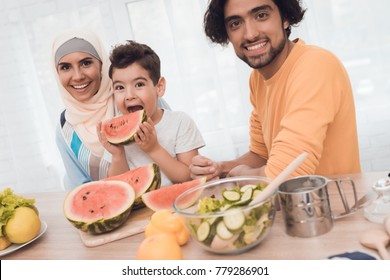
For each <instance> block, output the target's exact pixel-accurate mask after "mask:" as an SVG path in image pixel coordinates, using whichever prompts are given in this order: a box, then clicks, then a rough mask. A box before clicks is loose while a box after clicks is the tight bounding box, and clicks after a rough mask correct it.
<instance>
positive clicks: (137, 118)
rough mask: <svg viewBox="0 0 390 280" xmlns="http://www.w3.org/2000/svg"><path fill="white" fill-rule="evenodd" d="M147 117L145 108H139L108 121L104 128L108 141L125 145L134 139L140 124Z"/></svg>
mask: <svg viewBox="0 0 390 280" xmlns="http://www.w3.org/2000/svg"><path fill="white" fill-rule="evenodd" d="M146 119H147V116H146V113H145V110H139V111H135V112H132V113H128V114H126V115H122V116H119V117H115V118H112V119H111V120H108V121H106V122H105V123H104V124H103V129H104V134H105V135H106V137H107V141H108V142H110V143H111V144H115V145H124V144H127V143H129V142H131V141H134V135H135V133H136V132H137V129H138V127H139V125H140V124H141V123H142V122H144V121H146Z"/></svg>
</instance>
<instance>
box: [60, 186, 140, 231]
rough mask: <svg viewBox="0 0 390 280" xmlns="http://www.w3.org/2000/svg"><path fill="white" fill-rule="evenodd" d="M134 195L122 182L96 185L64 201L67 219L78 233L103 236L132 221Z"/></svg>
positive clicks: (78, 189) (72, 191)
mask: <svg viewBox="0 0 390 280" xmlns="http://www.w3.org/2000/svg"><path fill="white" fill-rule="evenodd" d="M134 199H135V193H134V190H133V188H131V187H130V186H129V184H127V183H125V182H122V181H94V182H89V183H85V184H82V185H80V186H78V187H77V188H74V189H73V190H71V191H70V192H69V193H68V194H67V196H66V197H65V200H64V214H65V217H66V218H67V219H68V220H69V221H70V222H71V223H72V224H73V225H74V226H75V227H76V228H78V229H80V230H82V231H85V232H88V233H91V234H100V233H105V232H108V231H111V230H113V229H116V228H118V227H119V226H121V225H122V224H123V223H124V222H125V221H126V219H127V218H128V217H129V214H130V212H131V209H132V206H133V203H134Z"/></svg>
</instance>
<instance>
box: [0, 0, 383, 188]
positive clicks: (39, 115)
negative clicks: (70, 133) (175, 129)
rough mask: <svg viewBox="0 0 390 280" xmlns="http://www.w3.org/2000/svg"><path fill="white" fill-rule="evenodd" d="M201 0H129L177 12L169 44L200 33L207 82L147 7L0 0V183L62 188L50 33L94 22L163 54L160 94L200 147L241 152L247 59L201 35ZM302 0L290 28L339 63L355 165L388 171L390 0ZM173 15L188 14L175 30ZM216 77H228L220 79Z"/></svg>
mask: <svg viewBox="0 0 390 280" xmlns="http://www.w3.org/2000/svg"><path fill="white" fill-rule="evenodd" d="M127 2H128V1H127ZM184 2H185V3H186V4H185V5H184V4H183V3H184ZM206 2H207V1H205V0H185V1H183V0H145V1H144V2H139V1H138V2H134V3H133V4H132V5H130V6H131V7H133V8H134V9H136V8H137V9H140V7H141V6H142V5H143V8H144V9H145V11H148V9H149V10H150V13H152V8H155V7H156V5H162V6H161V7H162V8H164V10H165V12H166V13H167V24H169V23H171V24H172V21H173V20H176V24H174V25H173V26H174V27H171V30H170V32H171V33H169V34H168V33H167V34H168V35H169V36H170V37H172V38H173V39H172V41H174V42H175V43H176V44H178V42H179V43H180V42H183V44H184V43H185V42H192V43H193V42H194V39H193V38H192V40H193V41H191V36H199V38H198V37H196V38H197V39H196V40H197V41H199V42H201V43H200V46H201V48H203V49H202V51H201V52H200V54H201V55H205V56H206V55H207V57H208V56H210V58H211V59H212V60H213V62H212V64H210V65H211V66H210V67H216V68H215V69H221V70H218V72H211V73H206V74H207V75H209V76H213V75H214V76H218V77H219V79H214V78H212V80H211V81H210V83H213V84H214V85H213V87H212V88H213V90H212V91H210V92H207V91H201V90H198V89H197V90H195V89H194V87H193V86H191V87H190V88H188V87H189V84H188V82H189V80H188V77H189V76H190V74H191V75H194V76H193V79H194V81H195V82H194V81H192V82H194V83H195V85H197V86H199V84H200V83H201V82H202V79H205V78H204V76H202V75H201V74H202V73H201V72H202V71H203V72H208V71H209V70H208V69H207V68H202V67H204V66H205V63H202V64H199V65H198V66H197V65H196V63H197V57H192V56H191V55H190V54H191V53H190V52H185V51H183V52H182V53H180V52H174V51H175V49H170V48H167V47H166V43H165V42H166V41H164V40H165V39H164V40H162V39H161V38H163V36H162V35H163V34H160V36H159V33H156V34H154V33H153V36H152V35H150V34H152V32H153V30H152V29H151V30H150V31H149V32H142V31H141V30H140V29H141V28H148V27H153V25H152V23H151V21H150V20H149V18H148V16H151V14H149V13H145V15H144V16H145V24H143V22H142V20H143V17H139V18H136V17H134V15H133V16H132V17H131V18H128V14H127V10H126V6H125V3H126V1H125V0H100V1H92V0H69V1H60V0H14V1H6V0H0V7H1V9H0V53H1V56H0V86H1V87H0V88H1V92H0V96H1V102H0V189H2V188H4V187H6V186H10V187H12V188H13V189H14V190H15V191H17V192H35V191H53V190H60V189H61V188H62V184H61V176H62V175H63V172H64V170H63V167H62V162H61V159H60V158H59V154H58V152H57V149H56V146H55V143H54V129H55V125H56V123H57V120H58V115H59V113H60V112H61V110H62V104H61V101H60V100H59V97H58V94H57V88H56V85H55V83H54V80H53V77H52V73H51V71H50V66H49V57H50V44H51V40H52V38H53V36H55V34H57V33H58V32H60V31H61V30H63V29H66V28H67V27H88V28H91V29H95V30H96V31H98V32H99V33H100V34H101V36H102V37H103V38H104V39H105V41H106V42H107V49H110V47H111V46H112V45H113V44H114V43H115V42H118V41H122V40H124V39H130V38H133V36H135V38H136V39H137V40H138V39H139V38H140V40H141V39H142V41H145V43H148V44H150V45H151V46H152V47H153V48H154V49H155V50H156V52H157V53H158V54H159V55H160V57H161V59H162V62H163V63H162V64H163V74H164V73H165V75H167V76H168V77H167V81H168V89H169V91H168V92H167V96H166V99H167V100H168V102H169V103H170V104H171V105H172V107H173V108H174V109H175V110H184V111H186V112H188V113H189V114H190V115H191V116H192V117H193V118H194V119H195V120H196V121H197V123H198V125H199V128H200V129H201V131H202V133H203V134H204V136H205V139H206V141H207V145H208V146H207V148H205V149H203V150H202V152H203V153H205V154H207V155H210V156H212V157H214V158H215V157H218V158H231V157H234V156H237V155H239V154H242V153H243V152H244V151H245V150H246V147H247V144H248V135H247V117H248V116H249V110H250V106H249V102H248V100H247V96H248V92H247V91H248V86H247V77H248V73H249V71H250V69H249V68H248V67H247V66H246V65H245V64H244V63H242V62H240V61H238V59H236V58H235V56H234V54H233V52H232V50H231V49H230V48H227V49H223V48H221V47H215V46H212V45H210V44H208V43H207V40H206V39H205V38H202V37H201V36H202V34H201V28H199V26H198V25H200V24H201V22H200V20H201V18H200V16H201V15H202V13H203V10H202V9H204V7H205V3H206ZM305 2H306V3H307V6H308V7H309V10H308V12H307V14H306V17H305V20H304V21H303V22H302V23H301V24H300V27H298V28H296V29H295V31H294V33H293V35H292V37H296V36H300V37H302V38H303V39H304V40H305V41H306V42H307V43H312V44H318V45H320V46H323V47H326V48H328V49H330V50H332V51H333V52H334V53H336V55H338V56H339V57H340V59H341V60H342V61H343V63H344V64H345V65H346V67H347V70H348V72H349V74H350V76H351V81H352V84H353V88H354V93H355V100H356V107H357V118H358V131H359V143H360V150H361V163H362V167H363V170H364V171H382V170H387V171H390V131H389V128H390V126H389V121H390V82H389V79H388V77H387V76H388V73H390V69H389V67H390V63H389V62H390V61H389V60H390V56H388V54H387V52H388V51H389V50H390V35H389V32H388V30H390V28H389V27H390V26H389V25H390V23H389V21H387V20H386V18H387V14H386V12H387V11H388V10H389V8H390V2H388V1H386V0H373V1H370V3H369V5H368V4H367V3H366V2H363V1H362V0H360V1H358V0H337V1H331V0H307V1H305ZM181 4H182V5H183V6H187V7H188V6H190V7H191V9H192V11H193V13H192V14H191V15H189V14H188V12H187V11H185V13H183V14H180V10H179V8H181V6H180V5H181ZM183 9H186V8H185V7H183ZM197 9H198V10H197ZM197 13H198V14H197ZM130 14H131V13H130ZM182 15H185V16H184V18H183V17H182ZM196 20H199V23H197V22H196ZM180 22H182V23H183V24H184V23H186V24H189V23H190V22H194V23H196V24H194V28H190V27H189V26H186V27H185V28H184V29H183V30H180V27H181V26H182V25H181V24H179V25H178V24H177V23H180ZM137 24H138V27H137V29H136V31H134V30H133V29H134V27H135V26H136V25H137ZM197 26H198V27H197ZM164 30H165V29H164ZM137 32H138V33H137ZM172 34H173V35H172ZM185 36H188V38H185ZM164 38H165V37H164ZM181 40H182V41H181ZM186 40H187V41H186ZM202 40H203V41H202ZM169 44H170V42H169ZM207 44H208V45H207ZM173 53H174V56H172V54H173ZM194 53H195V52H194ZM171 57H174V59H175V60H176V63H177V64H180V63H183V61H184V62H186V63H191V67H189V69H190V70H191V69H192V70H194V69H195V70H196V69H198V70H197V71H195V70H194V72H196V73H192V72H191V71H188V72H185V74H186V75H184V73H181V72H183V71H181V70H180V69H184V68H180V65H179V66H177V65H174V63H172V60H171V59H170V58H171ZM167 61H168V63H167ZM232 65H233V66H232ZM187 70H188V69H187ZM203 74H204V73H203ZM196 75H198V76H196ZM191 77H192V76H191ZM224 79H225V81H234V82H235V83H233V84H229V86H226V84H225V82H224ZM224 85H225V86H224ZM185 94H187V95H185ZM221 98H224V100H222V101H221ZM188 100H189V101H188Z"/></svg>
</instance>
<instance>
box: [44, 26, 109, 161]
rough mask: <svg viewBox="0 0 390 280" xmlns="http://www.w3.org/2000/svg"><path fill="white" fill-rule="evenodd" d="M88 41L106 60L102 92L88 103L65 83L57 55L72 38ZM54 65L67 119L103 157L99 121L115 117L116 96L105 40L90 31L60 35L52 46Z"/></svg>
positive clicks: (89, 145) (85, 142) (93, 149)
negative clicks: (104, 44)
mask: <svg viewBox="0 0 390 280" xmlns="http://www.w3.org/2000/svg"><path fill="white" fill-rule="evenodd" d="M75 37H76V38H80V39H84V40H86V41H88V42H89V43H91V45H92V46H93V47H94V48H95V50H96V52H97V53H98V55H99V57H100V59H101V61H102V81H101V85H100V88H99V91H98V92H97V93H96V94H95V95H94V96H93V97H92V98H91V99H89V100H88V101H87V102H79V101H77V100H76V99H74V98H73V97H72V95H70V94H69V92H68V91H67V90H66V89H65V88H64V87H63V86H62V84H61V82H60V79H59V76H58V73H57V65H56V63H55V54H56V52H57V50H58V48H59V47H61V45H62V44H64V43H65V42H67V41H68V40H70V39H72V38H75ZM52 65H54V68H55V73H56V75H55V77H56V80H57V83H58V86H59V91H60V94H61V97H62V100H63V102H64V104H65V108H66V111H65V118H66V120H67V121H68V122H69V123H70V124H71V125H72V126H73V128H74V129H75V131H76V133H77V135H78V136H79V137H80V139H81V141H82V142H83V144H84V145H85V146H86V147H87V148H88V149H89V150H90V151H91V152H92V153H93V154H94V155H96V156H102V155H103V152H104V148H103V146H102V145H101V144H100V142H99V139H98V137H97V134H96V124H97V123H98V122H99V121H104V120H107V119H110V118H112V117H114V97H113V92H112V88H111V82H110V78H109V77H108V68H109V66H110V62H109V58H108V55H107V53H106V51H105V49H104V46H103V43H102V42H101V40H100V39H99V38H98V37H97V36H96V34H94V33H93V32H89V31H85V30H84V31H82V30H72V31H68V32H65V33H63V34H61V35H59V36H58V37H57V38H56V39H55V40H54V42H53V46H52Z"/></svg>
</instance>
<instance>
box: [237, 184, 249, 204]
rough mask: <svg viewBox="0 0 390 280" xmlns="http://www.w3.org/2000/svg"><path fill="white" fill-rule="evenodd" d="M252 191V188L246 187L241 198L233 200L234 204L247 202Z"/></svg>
mask: <svg viewBox="0 0 390 280" xmlns="http://www.w3.org/2000/svg"><path fill="white" fill-rule="evenodd" d="M252 193H253V189H252V188H247V189H246V190H245V192H244V193H243V194H242V196H241V199H240V200H239V201H237V202H235V203H234V204H235V205H245V204H248V203H249V201H251V200H252Z"/></svg>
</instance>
